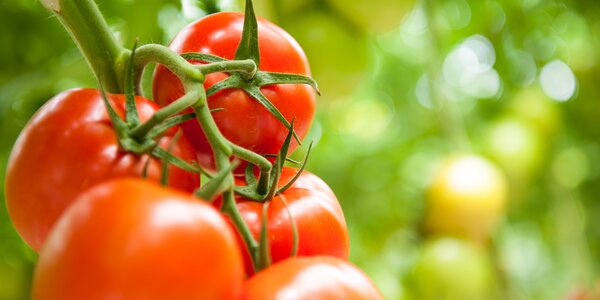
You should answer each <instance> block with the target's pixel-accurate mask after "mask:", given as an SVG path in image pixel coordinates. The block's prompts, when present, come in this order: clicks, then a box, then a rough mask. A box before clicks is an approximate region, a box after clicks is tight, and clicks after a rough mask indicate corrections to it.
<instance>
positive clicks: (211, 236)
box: [33, 178, 243, 300]
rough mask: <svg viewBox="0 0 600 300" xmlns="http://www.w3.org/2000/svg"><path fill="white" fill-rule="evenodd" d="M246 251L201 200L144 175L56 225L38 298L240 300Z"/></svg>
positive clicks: (106, 188) (96, 190)
mask: <svg viewBox="0 0 600 300" xmlns="http://www.w3.org/2000/svg"><path fill="white" fill-rule="evenodd" d="M242 284H243V267H242V260H241V255H240V252H239V250H238V245H237V242H236V240H235V237H234V234H233V232H232V231H231V229H230V227H229V225H228V224H227V222H226V220H225V218H224V217H223V216H222V215H221V214H220V213H219V212H218V211H217V210H216V209H214V208H213V207H212V206H210V205H209V204H207V203H205V202H203V201H202V200H201V199H197V198H193V197H192V196H190V195H187V194H184V193H181V192H178V191H175V190H171V189H167V188H163V187H161V186H159V185H156V184H154V183H151V182H148V181H143V180H140V179H130V178H126V179H117V180H112V181H108V182H105V183H102V184H100V185H97V186H94V187H92V188H91V189H89V190H87V191H86V192H84V193H82V194H81V195H80V197H78V199H77V201H76V202H75V203H74V204H73V205H72V206H71V207H69V209H68V210H67V211H66V212H65V214H64V215H63V217H61V219H60V220H59V222H58V224H57V225H56V226H55V227H54V228H53V230H52V231H51V233H50V236H49V238H48V242H47V243H46V244H45V245H44V247H43V248H42V251H41V253H40V258H39V262H38V265H37V268H36V270H35V274H34V282H33V299H63V300H69V299H239V297H240V293H241V288H242Z"/></svg>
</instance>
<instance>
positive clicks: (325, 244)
mask: <svg viewBox="0 0 600 300" xmlns="http://www.w3.org/2000/svg"><path fill="white" fill-rule="evenodd" d="M297 171H298V170H296V169H294V168H288V167H286V168H284V169H283V172H282V174H281V178H280V181H279V186H283V185H285V184H286V183H287V182H289V180H290V179H291V178H292V177H293V176H294V175H295V174H296V172H297ZM286 204H287V208H288V209H289V211H290V214H291V215H292V218H293V220H294V222H295V224H296V228H297V231H298V249H297V250H298V252H297V255H298V256H313V255H329V256H334V257H338V258H340V259H344V260H347V259H348V255H349V249H350V244H349V243H350V242H349V238H348V228H347V227H346V221H345V219H344V213H343V212H342V208H341V207H340V204H339V202H338V201H337V198H336V197H335V195H334V194H333V192H332V191H331V189H330V188H329V187H328V186H327V184H326V183H325V182H323V180H321V179H320V178H319V177H317V176H315V175H313V174H311V173H309V172H306V171H305V172H303V173H302V175H300V178H298V180H297V181H296V182H294V184H293V185H292V186H291V187H290V188H288V189H287V190H285V191H284V192H283V193H281V194H279V195H277V196H275V197H274V198H273V199H272V200H271V201H270V202H269V208H268V210H267V232H268V235H269V249H270V252H271V259H272V261H273V263H276V262H278V261H281V260H283V259H285V258H288V257H290V255H291V254H292V250H293V245H294V240H293V230H292V223H291V220H290V214H288V211H287V210H286ZM263 205H265V204H263V203H260V202H256V201H251V200H246V199H242V198H238V199H237V206H238V209H239V210H240V213H241V214H242V217H243V219H244V220H245V221H246V223H247V224H248V226H249V228H250V230H251V231H252V234H253V235H254V237H255V238H256V239H258V238H259V236H260V230H261V222H262V216H263V213H262V212H263ZM325 228H326V229H325ZM240 243H241V244H243V242H242V241H241V239H240ZM243 253H244V260H245V266H246V272H247V273H248V274H252V273H253V268H252V263H251V259H250V255H249V253H248V251H247V250H245V249H244V251H243Z"/></svg>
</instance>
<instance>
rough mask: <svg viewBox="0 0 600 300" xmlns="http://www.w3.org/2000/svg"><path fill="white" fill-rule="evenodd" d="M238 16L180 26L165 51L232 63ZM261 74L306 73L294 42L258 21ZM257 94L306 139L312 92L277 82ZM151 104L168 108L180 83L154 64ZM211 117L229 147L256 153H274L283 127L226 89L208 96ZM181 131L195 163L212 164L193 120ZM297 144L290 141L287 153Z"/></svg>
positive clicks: (217, 77) (213, 78)
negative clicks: (193, 150) (203, 55)
mask: <svg viewBox="0 0 600 300" xmlns="http://www.w3.org/2000/svg"><path fill="white" fill-rule="evenodd" d="M243 22H244V15H243V14H240V13H232V12H225V13H217V14H213V15H210V16H207V17H205V18H203V19H200V20H198V21H196V22H195V23H192V24H190V25H188V26H187V27H186V28H184V29H183V30H182V31H181V32H180V33H179V34H178V35H177V36H176V37H175V39H174V40H173V42H172V43H171V45H170V48H171V49H172V50H174V51H176V52H178V53H184V52H202V53H208V54H213V55H217V56H220V57H223V58H227V59H232V58H233V57H234V55H235V50H236V48H237V46H238V44H239V41H240V38H241V35H242V27H243ZM258 42H259V45H260V65H259V69H260V70H261V71H270V72H281V73H294V74H301V75H310V70H309V66H308V62H307V60H306V56H305V54H304V52H303V51H302V49H301V48H300V46H299V45H298V43H297V42H296V41H295V40H294V39H293V38H292V37H291V36H290V35H289V34H287V33H286V32H285V31H284V30H283V29H281V28H279V27H278V26H276V25H274V24H272V23H271V22H269V21H267V20H264V19H260V18H259V19H258ZM227 76H228V75H227V74H225V73H215V74H210V75H208V76H207V77H206V81H205V84H204V87H205V88H207V89H208V88H209V87H211V86H212V85H214V84H215V83H217V82H219V81H221V80H223V79H225V78H227ZM261 90H262V92H263V94H264V95H265V96H266V97H267V98H268V99H269V100H270V101H271V103H273V105H274V106H275V107H277V109H278V110H279V111H280V112H281V113H282V115H283V116H284V117H285V118H286V119H287V120H288V121H290V122H291V121H292V119H294V120H295V121H294V130H295V131H296V133H297V135H298V136H299V137H300V138H302V137H304V136H305V135H306V133H307V131H308V129H309V127H310V123H311V122H312V119H313V116H314V112H315V92H314V91H313V89H312V87H310V86H308V85H301V84H279V85H271V86H265V87H263V88H261ZM153 91H154V100H155V101H156V102H158V103H159V104H161V105H165V104H168V103H170V102H172V101H174V100H176V99H177V98H178V97H180V96H181V95H183V93H184V90H183V87H182V85H181V82H180V81H179V79H177V77H176V76H175V75H173V73H171V72H170V71H169V70H167V69H166V68H165V67H163V66H158V68H157V69H156V72H155V74H154V81H153ZM208 105H209V106H210V108H211V109H216V108H222V110H218V111H215V112H213V117H214V119H215V122H216V123H217V126H218V127H219V129H220V130H221V132H222V133H223V135H224V136H225V137H226V138H227V139H229V140H230V141H232V142H233V143H235V144H237V145H239V146H242V147H244V148H247V149H250V150H252V151H254V152H257V153H260V154H275V153H278V151H279V149H280V148H281V145H282V144H283V141H284V140H285V137H286V135H287V133H288V129H287V128H286V127H285V126H284V125H283V124H281V123H280V122H279V121H278V120H277V119H276V118H275V117H274V116H273V115H271V113H270V112H269V111H268V110H267V109H265V108H264V107H263V106H262V105H261V104H259V103H258V102H257V101H256V100H254V99H252V98H250V97H249V96H248V95H247V94H246V93H245V92H244V91H242V90H239V89H228V90H223V91H221V92H218V93H216V94H214V95H212V96H210V97H209V98H208ZM182 127H183V130H184V132H185V134H186V135H187V136H188V139H189V140H190V142H191V143H192V145H193V146H194V148H196V150H197V151H198V153H199V154H200V163H201V164H202V165H204V166H210V165H212V158H211V155H210V153H211V148H210V146H209V144H208V142H207V140H206V138H205V137H204V134H203V133H202V130H201V128H200V126H199V125H198V123H197V122H186V123H184V124H183V126H182ZM296 146H297V143H296V142H295V141H292V144H291V145H290V151H293V150H294V148H295V147H296Z"/></svg>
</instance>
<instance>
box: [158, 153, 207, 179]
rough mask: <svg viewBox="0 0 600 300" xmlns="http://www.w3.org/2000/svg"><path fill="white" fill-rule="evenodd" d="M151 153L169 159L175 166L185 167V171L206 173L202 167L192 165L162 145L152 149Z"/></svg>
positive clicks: (159, 157)
mask: <svg viewBox="0 0 600 300" xmlns="http://www.w3.org/2000/svg"><path fill="white" fill-rule="evenodd" d="M151 154H152V156H154V157H156V158H158V159H162V160H167V161H168V162H169V163H170V164H173V165H174V166H176V167H178V168H180V169H183V170H185V171H188V172H192V173H196V174H200V173H204V172H203V171H202V169H201V168H200V167H198V166H195V165H192V164H190V163H188V162H186V161H184V160H182V159H181V158H179V157H176V156H174V155H172V154H171V153H169V152H167V151H165V150H164V149H162V148H160V147H155V148H154V149H152V152H151Z"/></svg>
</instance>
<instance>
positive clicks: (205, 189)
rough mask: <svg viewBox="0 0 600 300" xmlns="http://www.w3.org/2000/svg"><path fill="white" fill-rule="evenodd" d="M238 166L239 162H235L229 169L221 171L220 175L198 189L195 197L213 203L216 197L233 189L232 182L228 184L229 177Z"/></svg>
mask: <svg viewBox="0 0 600 300" xmlns="http://www.w3.org/2000/svg"><path fill="white" fill-rule="evenodd" d="M238 165H239V162H238V161H234V162H233V163H231V164H230V165H229V166H228V167H227V168H223V169H221V170H220V171H219V173H217V174H216V175H214V176H213V178H211V179H210V180H209V181H208V182H207V183H206V184H204V185H203V186H201V187H200V188H199V189H196V191H194V195H195V196H196V197H199V198H202V199H204V200H207V201H212V199H213V198H214V196H215V195H217V194H220V193H222V192H224V191H225V190H227V189H229V188H231V186H232V185H233V182H231V180H230V181H229V182H227V179H228V178H229V177H228V175H229V174H231V171H233V170H234V169H235V168H237V166H238Z"/></svg>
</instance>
